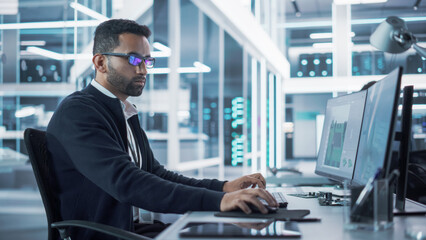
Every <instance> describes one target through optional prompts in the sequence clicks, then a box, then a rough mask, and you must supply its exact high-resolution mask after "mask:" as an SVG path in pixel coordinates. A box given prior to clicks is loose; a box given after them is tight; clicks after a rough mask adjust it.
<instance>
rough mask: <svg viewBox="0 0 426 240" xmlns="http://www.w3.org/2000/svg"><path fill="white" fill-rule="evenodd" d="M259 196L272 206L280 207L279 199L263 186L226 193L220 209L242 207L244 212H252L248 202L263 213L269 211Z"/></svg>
mask: <svg viewBox="0 0 426 240" xmlns="http://www.w3.org/2000/svg"><path fill="white" fill-rule="evenodd" d="M257 197H260V198H263V199H265V201H266V202H267V203H268V205H269V206H271V207H278V203H277V201H276V200H275V198H274V197H273V196H272V195H271V194H270V193H269V192H268V191H266V190H265V189H262V188H250V189H242V190H238V191H235V192H230V193H226V194H225V195H224V196H223V198H222V201H221V202H220V211H222V212H226V211H232V210H236V209H241V210H242V211H243V212H245V213H247V214H250V213H251V212H252V210H251V209H250V207H249V206H248V204H252V205H254V206H256V207H257V208H258V209H259V210H260V212H262V213H263V214H266V213H268V210H267V209H266V208H265V206H263V204H262V203H261V202H260V201H259V199H257Z"/></svg>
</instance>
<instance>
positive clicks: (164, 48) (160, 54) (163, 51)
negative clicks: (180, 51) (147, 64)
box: [151, 42, 172, 57]
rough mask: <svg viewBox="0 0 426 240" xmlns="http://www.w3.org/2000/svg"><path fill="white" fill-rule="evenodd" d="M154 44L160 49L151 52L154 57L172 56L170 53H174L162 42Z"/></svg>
mask: <svg viewBox="0 0 426 240" xmlns="http://www.w3.org/2000/svg"><path fill="white" fill-rule="evenodd" d="M152 46H153V47H154V48H156V49H158V50H160V51H153V52H151V56H152V57H170V55H171V54H172V50H171V49H170V48H169V47H167V46H166V45H164V44H162V43H159V42H154V43H153V44H152Z"/></svg>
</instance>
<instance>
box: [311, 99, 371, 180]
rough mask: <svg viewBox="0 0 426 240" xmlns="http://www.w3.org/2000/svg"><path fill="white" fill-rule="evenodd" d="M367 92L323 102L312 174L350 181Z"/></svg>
mask: <svg viewBox="0 0 426 240" xmlns="http://www.w3.org/2000/svg"><path fill="white" fill-rule="evenodd" d="M366 96H367V91H361V92H357V93H352V94H348V95H344V96H340V97H336V98H332V99H329V100H328V101H327V108H326V112H325V119H324V127H323V131H322V137H321V142H320V148H319V151H318V158H317V164H316V168H315V173H316V174H318V175H321V176H325V177H328V178H331V179H333V180H337V181H343V180H349V181H350V180H352V175H353V169H354V166H355V160H356V155H357V149H358V141H359V136H360V132H361V124H362V117H363V113H364V104H365V99H366Z"/></svg>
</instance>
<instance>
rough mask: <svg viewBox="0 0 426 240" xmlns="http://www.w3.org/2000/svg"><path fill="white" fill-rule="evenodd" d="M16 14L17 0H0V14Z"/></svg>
mask: <svg viewBox="0 0 426 240" xmlns="http://www.w3.org/2000/svg"><path fill="white" fill-rule="evenodd" d="M16 14H18V0H1V1H0V15H16Z"/></svg>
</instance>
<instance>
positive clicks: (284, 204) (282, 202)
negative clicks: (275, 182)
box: [259, 192, 288, 208]
mask: <svg viewBox="0 0 426 240" xmlns="http://www.w3.org/2000/svg"><path fill="white" fill-rule="evenodd" d="M271 194H272V196H273V197H274V198H275V200H276V201H277V202H278V206H279V208H286V207H287V205H288V202H287V199H286V198H285V197H284V194H283V193H282V192H271ZM259 200H260V201H261V202H262V203H263V204H264V205H268V203H267V202H266V201H265V200H263V199H261V198H259Z"/></svg>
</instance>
